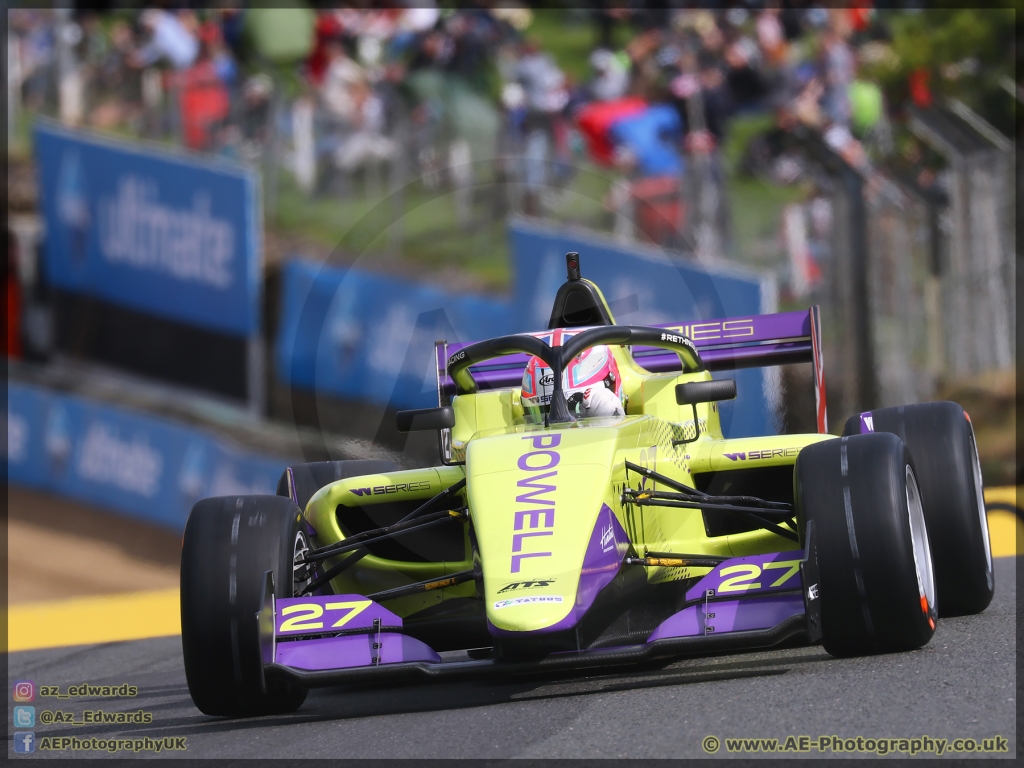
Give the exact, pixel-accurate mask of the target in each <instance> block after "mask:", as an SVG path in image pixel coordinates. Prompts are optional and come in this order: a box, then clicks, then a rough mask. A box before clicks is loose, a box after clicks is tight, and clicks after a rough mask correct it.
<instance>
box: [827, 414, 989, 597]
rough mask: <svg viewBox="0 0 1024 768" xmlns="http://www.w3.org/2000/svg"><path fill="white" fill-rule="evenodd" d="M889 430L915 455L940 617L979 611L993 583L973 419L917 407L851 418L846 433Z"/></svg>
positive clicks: (962, 415) (847, 423)
mask: <svg viewBox="0 0 1024 768" xmlns="http://www.w3.org/2000/svg"><path fill="white" fill-rule="evenodd" d="M862 431H864V432H867V431H874V432H891V433H893V434H896V435H899V436H900V438H901V439H902V440H903V442H904V443H906V444H907V447H908V448H909V449H910V455H911V456H913V457H914V467H915V468H916V471H917V482H918V486H919V487H920V489H921V501H922V503H923V504H924V517H925V520H926V521H927V522H928V538H929V540H930V541H931V545H932V558H933V560H934V562H935V583H936V588H937V590H938V597H939V616H963V615H967V614H972V613H981V612H982V611H983V610H985V609H986V608H987V607H988V604H989V603H990V602H991V601H992V594H993V592H994V589H995V580H994V578H993V573H992V550H991V547H990V545H989V537H988V516H987V514H986V512H985V490H984V488H983V486H982V481H981V463H980V462H979V461H978V447H977V445H976V443H975V441H974V429H973V428H972V427H971V421H970V418H968V416H967V414H966V413H965V412H964V409H963V408H961V407H960V406H959V405H957V404H956V403H949V402H942V403H921V404H919V405H904V406H899V407H896V408H882V409H880V410H877V411H871V412H870V414H861V415H859V416H853V417H851V418H850V419H849V420H848V421H847V422H846V427H845V429H844V430H843V434H858V433H860V432H862Z"/></svg>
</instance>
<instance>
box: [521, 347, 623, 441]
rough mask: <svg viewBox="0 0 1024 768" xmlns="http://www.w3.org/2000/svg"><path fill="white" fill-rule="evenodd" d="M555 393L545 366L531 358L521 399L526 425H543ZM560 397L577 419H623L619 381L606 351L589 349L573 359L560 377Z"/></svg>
mask: <svg viewBox="0 0 1024 768" xmlns="http://www.w3.org/2000/svg"><path fill="white" fill-rule="evenodd" d="M554 389H555V377H554V374H553V373H552V371H551V369H550V368H549V367H548V364H547V363H545V362H544V361H543V360H541V359H540V358H539V357H531V358H530V362H529V363H527V364H526V370H525V371H524V372H523V391H522V395H521V401H522V404H523V413H524V415H525V417H526V420H527V421H528V422H530V423H532V424H541V423H543V422H544V416H545V414H547V412H548V411H549V410H550V408H551V395H552V393H553V392H554ZM601 390H607V391H601ZM562 393H563V394H564V395H565V398H566V400H567V401H568V403H569V409H570V410H571V411H573V412H574V413H576V414H578V415H580V416H612V415H622V414H623V412H624V411H623V408H622V379H621V378H620V377H619V366H618V364H617V363H616V362H615V357H614V355H612V353H611V351H610V350H609V349H608V347H606V346H596V347H591V348H590V349H587V350H584V351H583V352H582V353H581V354H579V355H577V356H576V357H575V358H573V359H572V360H571V361H570V362H569V364H568V365H567V366H566V367H565V372H564V373H563V374H562Z"/></svg>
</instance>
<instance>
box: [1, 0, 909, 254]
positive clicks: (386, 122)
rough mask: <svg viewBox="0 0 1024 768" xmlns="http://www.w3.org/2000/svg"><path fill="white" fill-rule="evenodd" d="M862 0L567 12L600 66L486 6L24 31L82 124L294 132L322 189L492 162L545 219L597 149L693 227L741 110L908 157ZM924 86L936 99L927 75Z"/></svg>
mask: <svg viewBox="0 0 1024 768" xmlns="http://www.w3.org/2000/svg"><path fill="white" fill-rule="evenodd" d="M860 5H861V7H860V8H857V9H835V8H833V9H825V8H811V7H808V6H809V4H808V3H805V2H800V1H799V0H786V1H785V2H777V1H776V2H771V1H769V2H758V3H750V4H749V6H750V7H747V6H744V5H742V4H740V5H734V6H733V7H730V8H728V9H727V10H693V9H690V10H686V9H683V10H680V9H669V8H662V7H657V5H656V4H651V7H648V6H646V5H644V4H636V5H634V6H630V7H623V8H609V7H607V6H606V7H603V8H597V9H595V10H575V11H559V12H558V13H562V14H563V15H566V14H568V15H571V16H574V17H575V18H574V19H573V21H574V22H575V23H576V24H582V25H592V26H593V39H594V41H595V47H594V48H593V49H592V50H590V51H588V52H586V53H587V56H588V59H587V60H588V74H587V76H585V77H583V78H578V77H577V78H573V77H572V76H570V75H569V74H567V73H566V72H565V71H563V69H561V68H560V67H559V65H558V63H557V62H556V58H555V56H554V55H553V54H552V52H551V51H548V50H545V46H544V45H543V43H542V42H541V40H540V39H539V38H538V37H537V36H535V35H534V34H532V32H531V27H532V24H533V22H534V21H535V19H536V16H537V14H541V13H546V12H545V11H531V10H528V9H523V8H501V7H491V4H488V3H484V2H478V3H475V4H473V3H471V4H469V5H466V6H464V7H461V8H460V9H458V10H452V9H445V10H441V9H438V8H436V7H419V8H402V7H398V6H395V7H389V8H380V9H373V8H370V9H362V10H353V9H342V10H338V9H321V10H314V9H309V8H300V7H295V8H286V9H248V10H237V9H236V10H231V9H211V10H173V9H148V10H142V11H134V12H132V11H111V12H103V13H101V12H96V11H88V10H83V11H77V12H75V13H74V14H73V15H72V16H71V17H70V20H69V22H68V23H66V24H65V25H63V26H60V25H58V24H56V23H55V18H56V17H55V12H54V11H50V10H44V9H17V10H12V11H11V12H10V14H11V15H10V37H9V41H10V42H11V43H12V44H13V53H12V55H13V56H15V58H16V62H17V73H18V75H17V79H18V80H19V84H20V89H21V95H22V99H23V102H24V105H25V108H26V109H28V110H32V109H33V108H38V107H39V106H40V104H41V103H42V102H43V101H44V100H45V98H46V94H47V93H53V92H54V90H55V87H54V84H53V82H52V81H53V78H54V77H60V74H59V73H58V74H56V75H55V74H54V72H53V67H52V66H48V63H51V64H52V62H53V61H54V60H55V58H59V56H57V53H58V51H57V49H58V48H59V46H60V43H61V42H62V41H61V39H60V37H59V36H60V35H63V36H64V39H63V42H64V43H65V44H66V45H67V46H68V47H69V49H70V51H71V60H72V61H73V65H72V66H73V67H74V68H75V69H76V70H77V71H78V73H79V75H80V76H79V78H78V80H77V83H78V86H77V87H78V88H79V89H80V90H81V91H82V92H83V93H84V95H82V96H80V97H79V101H80V103H81V104H82V106H81V108H80V109H79V110H78V111H77V115H74V116H73V120H72V121H73V122H74V121H77V122H81V123H83V124H86V125H90V126H94V127H97V128H102V129H120V130H129V131H132V132H134V133H136V134H137V135H144V136H151V137H167V136H171V137H174V138H176V139H177V140H179V141H180V142H182V143H183V144H184V145H185V146H187V147H189V148H192V149H196V150H202V151H209V152H217V153H221V154H225V155H232V156H235V157H239V158H241V159H243V160H247V161H258V160H261V159H263V155H264V154H265V153H266V152H267V150H268V148H270V147H272V146H274V142H275V141H277V140H278V139H281V142H282V143H281V146H288V147H290V149H288V150H287V151H280V153H279V155H280V157H279V160H280V162H281V163H284V164H290V165H291V166H292V168H293V169H294V170H295V172H296V175H297V176H298V177H299V180H300V186H302V187H305V188H306V189H307V191H312V190H313V189H314V188H323V186H324V185H329V184H330V183H331V178H332V175H338V174H340V175H341V176H342V177H344V176H345V175H346V174H350V173H351V172H353V171H356V170H358V169H360V168H361V167H364V166H366V165H368V164H373V163H375V162H376V163H380V162H388V161H390V160H393V159H394V158H396V157H397V156H399V155H405V156H408V157H409V158H411V161H412V163H413V164H414V167H415V170H416V171H417V172H418V173H417V175H418V176H419V177H420V178H422V179H423V181H424V183H425V184H427V185H428V186H432V185H433V186H436V185H437V184H441V183H445V182H446V181H447V182H451V183H455V184H459V183H465V182H466V181H467V180H468V179H469V178H471V177H472V175H473V174H474V173H480V171H479V170H478V169H479V167H480V163H479V162H477V161H485V163H484V164H485V165H486V167H487V169H488V171H487V172H495V173H498V174H505V176H506V177H507V178H514V179H516V180H518V181H519V182H520V183H521V185H522V187H523V188H524V189H525V196H524V199H523V210H524V211H525V212H526V213H538V212H541V211H542V209H543V201H544V195H545V194H549V193H550V190H553V189H554V190H557V189H558V188H559V187H561V186H563V185H564V184H565V183H566V182H567V181H568V180H569V179H570V177H571V176H572V174H573V169H574V167H576V166H578V156H579V155H580V154H585V155H586V156H587V157H588V159H589V160H590V161H592V162H594V163H596V164H598V165H603V166H605V167H609V168H612V169H614V170H615V172H617V173H620V174H621V175H622V178H624V179H626V180H627V181H628V184H629V185H631V186H630V187H629V190H628V193H629V194H631V195H632V197H633V199H634V200H639V201H640V202H641V203H642V204H643V205H647V206H648V207H651V206H653V208H651V210H650V211H649V213H650V212H653V214H654V215H653V218H654V219H656V220H657V221H660V222H662V223H663V224H664V225H665V226H667V227H668V229H670V230H679V229H680V228H682V227H683V221H682V220H683V218H684V216H685V210H684V209H685V205H684V203H683V202H682V199H683V198H684V197H685V194H684V192H683V190H684V188H685V186H686V183H687V182H686V179H687V174H688V166H689V165H690V164H692V163H693V162H694V161H695V160H696V162H698V163H701V164H702V165H701V168H703V169H704V171H703V173H704V175H705V177H706V180H710V181H709V182H706V183H720V182H721V170H720V168H719V164H718V162H719V161H718V154H719V150H720V148H721V146H722V144H723V142H724V141H726V139H727V138H728V135H729V127H730V121H731V120H732V119H733V118H734V117H735V116H737V115H744V114H763V115H766V116H772V117H773V119H774V120H775V124H776V125H777V126H779V127H780V128H782V129H783V130H785V129H788V128H791V127H793V126H795V125H804V126H807V127H808V128H809V129H811V130H814V131H818V132H820V133H821V135H822V136H823V137H824V138H825V140H826V141H827V143H828V144H829V146H831V147H832V148H833V149H834V150H835V151H836V152H837V153H839V154H841V155H842V156H843V157H844V159H846V161H847V162H848V163H850V164H851V165H854V166H857V167H863V166H865V165H866V164H867V163H868V162H869V160H868V158H869V155H870V152H871V151H872V149H880V150H882V151H889V150H890V149H891V147H890V146H889V145H890V144H891V136H890V135H889V131H888V129H887V121H886V111H885V108H884V105H883V99H882V93H881V91H880V90H879V88H878V87H877V86H876V85H875V84H873V83H872V82H870V81H867V80H862V79H860V78H858V67H859V66H860V64H861V63H862V62H863V61H864V60H866V59H869V60H870V59H872V58H875V59H877V58H878V57H880V56H885V55H886V47H885V45H884V39H885V35H886V32H885V30H884V29H883V28H882V27H881V26H879V24H878V22H877V19H876V15H875V13H874V12H873V11H872V10H871V9H869V8H866V7H864V5H865V4H860ZM755 6H756V8H755ZM71 82H72V83H75V82H76V80H75V79H74V78H72V79H71ZM61 87H63V84H62V85H61ZM48 89H49V90H48ZM919 90H920V91H922V94H921V95H920V98H922V99H926V98H927V94H926V93H924V91H926V90H927V83H922V84H919ZM915 98H917V97H915ZM73 112H74V110H73ZM510 158H512V159H511V160H510ZM778 159H779V158H777V157H775V158H773V161H772V162H773V165H772V166H771V168H770V169H769V170H770V172H771V173H772V174H774V176H775V177H776V178H777V180H779V181H783V182H785V181H787V180H788V178H789V177H791V176H792V174H793V171H792V169H791V167H789V166H787V165H786V162H785V158H782V162H776V161H777V160H778ZM755 160H756V158H755ZM460 169H461V170H460ZM614 204H615V203H614V201H612V202H611V203H610V205H614ZM652 227H654V229H657V226H656V225H655V224H652ZM648 229H649V228H648ZM653 237H654V239H660V238H659V237H658V236H657V235H654V236H653Z"/></svg>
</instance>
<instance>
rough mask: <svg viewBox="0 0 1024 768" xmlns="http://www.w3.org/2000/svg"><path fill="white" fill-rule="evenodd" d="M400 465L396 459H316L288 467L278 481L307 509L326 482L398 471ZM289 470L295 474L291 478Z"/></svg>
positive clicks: (279, 491)
mask: <svg viewBox="0 0 1024 768" xmlns="http://www.w3.org/2000/svg"><path fill="white" fill-rule="evenodd" d="M399 469H401V467H399V466H398V465H397V464H395V462H393V461H380V460H375V459H359V460H353V461H314V462H311V463H309V464H296V465H295V466H294V467H288V468H287V469H286V470H285V471H284V472H283V473H282V474H281V479H280V480H278V481H277V495H278V496H287V497H288V498H290V499H291V500H292V501H294V502H295V503H296V505H298V507H299V509H301V510H305V509H306V505H307V504H308V503H309V500H310V499H311V498H312V497H313V494H314V493H316V492H317V491H319V490H320V489H321V488H323V487H324V486H327V485H330V484H331V483H333V482H336V481H338V480H344V479H345V478H348V477H359V476H360V475H377V474H383V473H385V472H397V471H398V470H399ZM289 473H291V477H290V478H289Z"/></svg>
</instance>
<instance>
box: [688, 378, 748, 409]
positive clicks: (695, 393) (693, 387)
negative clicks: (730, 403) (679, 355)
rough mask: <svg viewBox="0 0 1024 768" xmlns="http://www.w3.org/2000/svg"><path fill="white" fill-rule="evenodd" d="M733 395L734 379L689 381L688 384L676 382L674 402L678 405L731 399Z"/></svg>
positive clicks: (734, 389)
mask: <svg viewBox="0 0 1024 768" xmlns="http://www.w3.org/2000/svg"><path fill="white" fill-rule="evenodd" d="M735 397H736V380H735V379H720V380H718V381H691V382H690V383H689V384H676V403H677V404H679V405H696V404H697V403H715V402H718V401H719V400H732V399H734V398H735Z"/></svg>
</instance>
